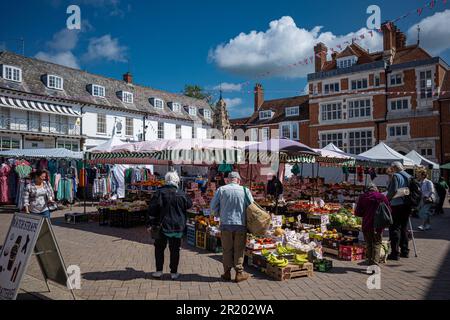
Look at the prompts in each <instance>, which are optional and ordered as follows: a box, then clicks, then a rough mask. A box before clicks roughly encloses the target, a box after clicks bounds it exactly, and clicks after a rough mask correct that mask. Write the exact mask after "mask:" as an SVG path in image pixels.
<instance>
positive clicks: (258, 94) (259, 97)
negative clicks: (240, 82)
mask: <svg viewBox="0 0 450 320" xmlns="http://www.w3.org/2000/svg"><path fill="white" fill-rule="evenodd" d="M263 103H264V88H263V86H262V84H260V83H257V84H256V85H255V112H256V111H258V110H259V108H261V106H262V104H263Z"/></svg>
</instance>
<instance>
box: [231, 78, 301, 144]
mask: <svg viewBox="0 0 450 320" xmlns="http://www.w3.org/2000/svg"><path fill="white" fill-rule="evenodd" d="M254 92H255V101H254V112H253V114H252V115H251V116H250V117H249V118H240V119H234V120H231V124H232V126H233V129H235V130H236V129H243V130H245V131H246V135H247V137H248V139H250V140H252V141H263V140H268V139H271V138H278V137H283V138H287V139H291V140H296V141H299V142H302V143H308V142H309V105H308V99H309V97H308V96H297V97H289V98H281V99H275V100H267V101H266V100H264V88H263V87H262V85H261V84H256V86H255V91H254Z"/></svg>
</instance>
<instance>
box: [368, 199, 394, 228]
mask: <svg viewBox="0 0 450 320" xmlns="http://www.w3.org/2000/svg"><path fill="white" fill-rule="evenodd" d="M393 223H394V220H393V219H392V211H391V209H390V208H389V207H388V205H387V204H386V203H384V202H381V203H380V205H379V206H378V209H377V212H376V213H375V217H374V221H373V226H374V228H375V229H384V228H387V227H390V226H391V225H392V224H393Z"/></svg>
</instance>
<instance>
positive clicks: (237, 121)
mask: <svg viewBox="0 0 450 320" xmlns="http://www.w3.org/2000/svg"><path fill="white" fill-rule="evenodd" d="M249 119H250V117H245V118H236V119H230V124H231V125H232V126H242V125H245V124H246V123H247V121H248V120H249Z"/></svg>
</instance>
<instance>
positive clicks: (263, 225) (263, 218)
mask: <svg viewBox="0 0 450 320" xmlns="http://www.w3.org/2000/svg"><path fill="white" fill-rule="evenodd" d="M244 194H245V199H246V202H247V203H250V204H249V205H248V207H247V210H246V215H247V219H246V220H247V229H248V231H249V232H250V233H251V234H253V235H256V236H262V235H265V234H266V232H267V230H269V227H270V223H271V221H272V217H271V216H270V214H269V213H267V212H266V211H265V210H264V209H263V208H261V207H260V206H259V205H258V204H257V203H256V202H250V199H249V197H248V195H247V190H246V188H245V187H244Z"/></svg>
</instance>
